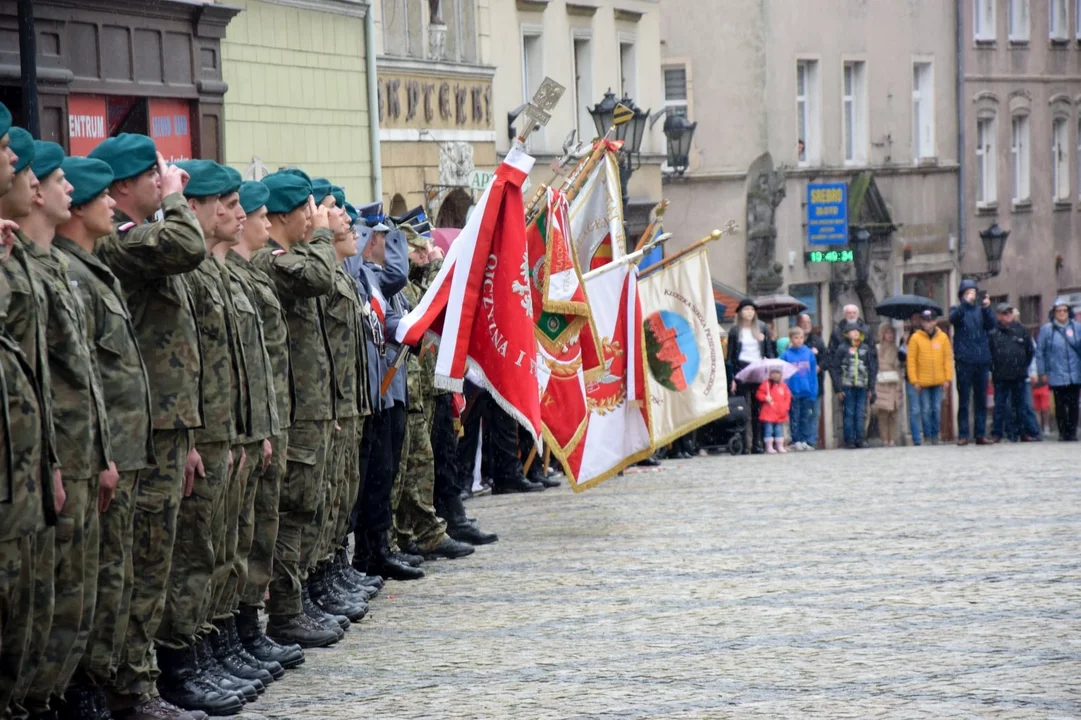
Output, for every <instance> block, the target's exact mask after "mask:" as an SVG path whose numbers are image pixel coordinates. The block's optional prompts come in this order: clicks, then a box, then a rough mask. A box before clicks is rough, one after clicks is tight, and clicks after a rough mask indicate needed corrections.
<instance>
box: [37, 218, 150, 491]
mask: <svg viewBox="0 0 1081 720" xmlns="http://www.w3.org/2000/svg"><path fill="white" fill-rule="evenodd" d="M53 246H54V247H56V248H57V249H58V250H60V252H61V253H62V254H63V256H64V258H65V259H66V260H67V262H68V276H69V277H70V278H71V283H72V285H74V286H75V287H76V288H77V289H78V291H79V295H80V296H81V298H82V301H83V306H84V308H85V309H86V315H85V317H86V326H87V334H88V336H89V337H90V342H91V347H92V349H93V351H94V356H95V359H96V361H97V364H98V371H99V372H100V373H101V391H102V395H103V398H104V403H105V414H106V418H107V420H108V423H109V444H110V447H111V448H112V454H113V455H112V459H113V462H115V463H116V469H117V470H119V471H120V472H126V471H129V470H142V469H143V468H145V467H147V466H148V465H150V464H151V463H153V462H154V443H153V440H152V434H151V432H150V384H149V381H148V379H147V375H146V367H145V366H144V365H143V356H142V355H140V354H139V344H138V341H137V340H136V338H135V328H134V327H133V326H132V324H131V315H129V314H128V307H127V304H125V302H124V290H123V289H122V288H121V287H120V281H119V280H117V279H116V276H115V275H113V273H112V271H110V270H109V268H107V267H105V264H104V263H102V262H101V260H99V259H98V258H97V257H95V256H94V255H91V254H90V253H88V252H87V251H86V250H84V249H83V248H81V247H79V246H78V245H77V244H76V243H75V242H73V241H72V240H69V239H68V238H66V237H63V236H60V235H58V236H57V237H56V239H55V240H53Z"/></svg>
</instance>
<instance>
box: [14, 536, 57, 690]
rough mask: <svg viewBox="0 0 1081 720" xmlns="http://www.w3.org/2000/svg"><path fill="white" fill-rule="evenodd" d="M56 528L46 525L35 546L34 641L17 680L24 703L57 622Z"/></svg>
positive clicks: (33, 577)
mask: <svg viewBox="0 0 1081 720" xmlns="http://www.w3.org/2000/svg"><path fill="white" fill-rule="evenodd" d="M55 558H56V528H55V527H49V528H45V529H44V530H42V531H41V532H39V533H38V535H37V540H36V541H35V542H34V550H33V565H34V567H33V574H32V575H31V579H30V583H31V586H32V587H31V595H32V596H33V597H32V599H31V604H32V620H31V627H30V642H29V643H28V644H27V646H26V652H25V653H24V654H23V656H22V658H21V661H18V663H17V665H15V666H17V667H19V668H21V669H20V670H19V673H18V677H17V678H16V681H15V695H14V702H16V703H19V704H20V705H21V704H22V703H23V702H24V701H25V700H26V696H27V693H29V692H30V683H31V682H32V681H33V680H34V678H35V677H36V676H37V674H38V670H39V669H40V668H41V665H42V663H44V662H45V645H46V643H48V641H49V631H50V630H51V629H52V626H53V608H54V605H55V589H56V561H55Z"/></svg>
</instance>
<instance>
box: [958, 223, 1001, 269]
mask: <svg viewBox="0 0 1081 720" xmlns="http://www.w3.org/2000/svg"><path fill="white" fill-rule="evenodd" d="M1009 237H1010V231H1009V230H1003V229H1002V228H1000V227H999V226H998V223H996V222H993V223H991V227H989V228H987V229H986V230H982V231H981V232H980V240H982V241H983V254H984V255H985V256H986V257H987V270H986V271H984V272H976V273H965V275H964V277H965V278H966V279H968V280H975V281H977V282H979V281H981V280H986V279H988V278H993V277H995V276H996V275H998V274H999V273H1000V272H1001V271H1002V252H1003V251H1004V250H1005V249H1006V240H1008V239H1009Z"/></svg>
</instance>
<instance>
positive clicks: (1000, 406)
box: [991, 378, 1028, 442]
mask: <svg viewBox="0 0 1081 720" xmlns="http://www.w3.org/2000/svg"><path fill="white" fill-rule="evenodd" d="M1026 384H1027V383H1026V382H1025V380H1024V378H1022V379H1020V380H1000V381H997V382H995V414H994V416H993V419H992V430H991V434H992V435H993V436H994V437H995V438H996V439H997V438H1003V437H1005V438H1009V439H1010V440H1013V441H1014V442H1016V441H1017V440H1018V438H1019V436H1020V435H1021V434H1022V433H1024V434H1025V435H1028V430H1027V429H1026V428H1025V417H1024V413H1025V386H1026Z"/></svg>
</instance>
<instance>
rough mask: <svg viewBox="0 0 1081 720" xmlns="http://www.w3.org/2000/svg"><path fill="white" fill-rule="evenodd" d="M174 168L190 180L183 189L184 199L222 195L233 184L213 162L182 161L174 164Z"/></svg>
mask: <svg viewBox="0 0 1081 720" xmlns="http://www.w3.org/2000/svg"><path fill="white" fill-rule="evenodd" d="M176 166H177V167H178V168H180V169H181V170H183V171H184V172H186V173H187V174H188V176H189V178H190V179H189V180H188V184H187V186H186V187H185V188H184V197H188V198H201V197H210V196H212V195H223V194H225V192H226V191H227V190H228V189H229V187H230V186H231V185H232V183H233V179H232V178H231V177H229V173H227V172H225V168H224V167H222V166H221V165H219V164H217V163H216V162H214V161H213V160H183V161H181V162H178V163H176ZM238 184H239V183H238Z"/></svg>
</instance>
